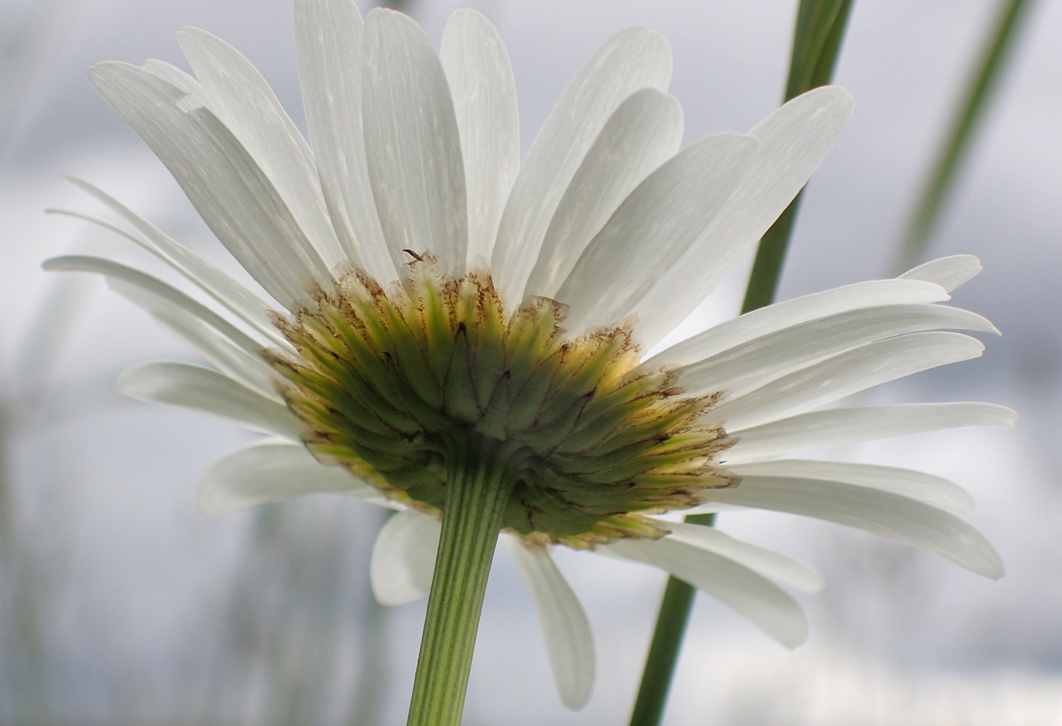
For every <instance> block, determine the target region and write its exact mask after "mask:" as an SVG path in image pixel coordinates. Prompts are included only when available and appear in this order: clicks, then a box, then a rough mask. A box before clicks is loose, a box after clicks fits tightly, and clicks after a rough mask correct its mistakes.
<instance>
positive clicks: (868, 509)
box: [707, 476, 1003, 578]
mask: <svg viewBox="0 0 1062 726" xmlns="http://www.w3.org/2000/svg"><path fill="white" fill-rule="evenodd" d="M707 497H708V498H709V499H711V500H714V501H721V502H726V503H728V504H738V505H740V506H745V507H755V508H757V509H769V510H772V511H777V512H789V513H791V514H800V515H803V516H806V517H814V518H816V519H824V520H826V521H828V522H836V523H837V524H844V525H847V526H850V527H856V528H857V529H862V530H866V531H867V532H872V533H874V534H878V535H881V536H883V537H888V538H889V539H893V540H896V541H897V542H903V543H905V544H910V545H914V546H916V547H921V548H922V549H924V550H928V551H929V552H933V553H936V554H938V555H940V556H941V557H945V558H947V559H949V560H951V561H952V562H955V563H956V564H958V565H960V566H962V567H965V568H966V569H968V570H970V571H972V572H976V573H977V574H979V575H984V576H985V577H991V578H998V577H1002V575H1003V563H1002V562H1001V561H1000V559H999V555H998V554H997V553H996V551H995V550H994V549H993V548H992V545H991V544H989V542H988V540H987V539H985V537H984V535H982V534H981V533H980V532H978V531H977V530H976V529H974V528H973V527H971V526H970V525H969V524H967V523H966V522H964V521H963V520H961V519H959V518H958V517H956V516H955V515H954V514H950V513H948V512H945V511H943V510H941V509H937V508H936V507H931V506H929V505H927V504H924V503H922V502H919V501H915V500H913V499H908V498H907V497H903V496H899V495H897V494H892V493H890V492H884V491H878V490H875V489H870V488H868V487H861V486H852V485H850V484H845V483H843V482H836V481H823V480H814V479H797V478H791V477H770V476H746V477H744V478H742V480H741V483H740V484H738V486H736V487H731V488H729V489H713V490H712V491H710V492H708V493H707Z"/></svg>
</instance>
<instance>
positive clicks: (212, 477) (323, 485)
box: [196, 441, 377, 517]
mask: <svg viewBox="0 0 1062 726" xmlns="http://www.w3.org/2000/svg"><path fill="white" fill-rule="evenodd" d="M326 492H336V493H338V492H342V493H349V494H355V495H358V496H369V497H371V496H373V495H375V494H376V493H377V492H376V490H375V489H374V488H373V487H371V486H369V485H368V484H366V483H364V482H362V481H359V480H358V479H355V478H354V477H353V476H352V475H351V474H350V473H349V472H347V471H346V470H345V469H340V468H339V467H332V466H321V464H320V463H319V462H318V461H317V460H316V459H314V457H313V456H312V455H311V454H310V453H309V452H308V451H306V449H305V448H304V447H303V446H301V445H300V444H292V443H289V442H286V441H284V442H281V441H267V442H263V443H259V444H255V445H253V446H249V447H247V448H245V449H243V450H241V451H238V452H236V453H235V454H231V455H229V456H226V457H225V458H224V459H221V460H219V461H217V462H216V463H215V464H214V465H213V466H211V467H210V469H208V470H207V471H206V473H205V474H203V477H202V479H200V480H199V487H198V489H197V490H196V506H197V507H198V509H199V511H200V513H202V514H204V515H206V516H208V517H217V516H220V515H223V514H229V513H231V512H237V511H239V510H241V509H247V508H249V507H254V506H257V505H259V504H266V503H268V502H277V501H281V500H283V499H289V498H291V497H297V496H303V495H306V494H317V493H326Z"/></svg>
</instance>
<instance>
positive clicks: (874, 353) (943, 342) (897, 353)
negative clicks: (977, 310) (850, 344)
mask: <svg viewBox="0 0 1062 726" xmlns="http://www.w3.org/2000/svg"><path fill="white" fill-rule="evenodd" d="M984 349H985V346H984V344H983V343H982V342H981V341H979V340H977V339H976V338H971V337H970V336H968V335H963V334H962V333H940V332H929V333H912V334H911V335H902V336H900V337H897V338H887V339H885V340H879V341H876V342H874V343H867V344H866V345H861V346H859V347H858V348H853V349H852V350H848V351H845V352H844V353H839V354H837V355H835V356H833V357H831V358H827V359H825V360H822V361H819V362H818V363H813V364H812V365H810V366H807V367H806V368H802V369H800V370H797V371H794V372H793V373H789V374H787V375H784V376H782V377H780V378H778V379H776V380H773V381H771V382H770V383H766V384H764V385H763V386H760V387H759V388H757V389H755V390H754V391H750V392H749V393H746V394H744V395H742V396H737V397H735V398H727V399H724V400H723V401H722V403H720V404H719V405H717V406H715V407H714V408H712V409H711V410H709V411H708V413H707V414H706V420H708V421H713V422H718V423H723V422H725V423H726V425H727V428H728V429H736V430H740V429H744V428H748V427H750V426H756V425H758V424H762V423H766V422H768V421H772V420H776V419H779V418H781V417H783V416H792V415H794V414H798V413H803V412H805V411H810V410H811V409H813V408H816V407H818V406H822V405H825V404H827V403H832V402H834V401H837V400H839V399H841V398H844V397H845V396H850V395H852V394H853V393H858V392H860V391H865V390H867V389H868V388H873V387H874V386H878V385H881V384H883V383H887V382H889V381H894V380H896V379H898V378H903V377H904V376H909V375H913V374H915V373H919V372H921V371H925V370H929V369H930V368H936V367H938V366H943V365H948V364H949V363H957V362H959V361H964V360H969V359H971V358H977V357H979V356H980V355H981V353H982V352H984Z"/></svg>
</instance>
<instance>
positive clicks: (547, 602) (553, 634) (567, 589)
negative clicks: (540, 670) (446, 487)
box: [501, 534, 594, 709]
mask: <svg viewBox="0 0 1062 726" xmlns="http://www.w3.org/2000/svg"><path fill="white" fill-rule="evenodd" d="M501 540H502V543H504V544H505V549H507V550H508V551H509V555H510V556H511V557H512V558H513V562H515V563H516V566H517V568H518V569H519V570H520V574H521V575H523V577H524V582H525V583H527V589H528V590H529V591H530V592H531V599H532V600H534V603H535V610H537V611H538V618H539V620H540V621H541V623H542V631H543V634H544V635H545V637H546V652H547V653H549V662H550V665H551V666H552V667H553V680H554V682H555V683H556V684H557V689H558V690H559V691H560V694H561V700H562V701H564V705H565V706H567V707H568V708H573V709H579V708H582V707H583V706H585V705H586V702H587V701H589V700H590V691H591V690H592V689H593V687H594V637H593V634H592V633H591V632H590V619H589V618H587V617H586V611H585V610H583V606H582V605H581V604H580V603H579V598H577V597H576V596H575V593H574V592H573V591H572V588H571V585H569V584H568V581H567V580H565V579H564V575H562V574H561V571H560V570H559V569H557V565H556V563H554V562H553V558H552V557H550V556H549V552H548V551H546V549H545V548H544V547H526V546H524V544H523V543H521V542H520V540H519V539H518V538H517V537H514V536H512V535H508V534H502V536H501Z"/></svg>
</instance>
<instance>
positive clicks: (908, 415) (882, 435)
mask: <svg viewBox="0 0 1062 726" xmlns="http://www.w3.org/2000/svg"><path fill="white" fill-rule="evenodd" d="M1017 419H1018V416H1017V414H1016V413H1014V411H1012V410H1011V409H1009V408H1007V407H1006V406H997V405H995V404H991V403H905V404H896V405H891V406H858V407H851V408H837V409H830V410H827V411H812V412H810V413H802V414H800V415H798V416H790V417H789V418H785V419H782V420H781V421H772V422H771V423H769V424H764V425H762V426H754V427H753V428H749V429H742V430H738V431H728V433H729V434H730V435H731V436H733V437H735V438H736V439H737V443H736V444H734V445H733V446H732V447H730V448H729V449H727V450H726V452H724V454H723V459H724V461H725V462H728V463H735V464H745V463H749V462H753V461H758V460H760V459H770V458H774V457H777V456H782V455H784V454H792V453H794V452H797V451H807V450H810V449H823V448H828V447H830V446H839V445H841V444H853V443H856V442H859V441H874V440H877V439H888V438H892V437H894V436H906V435H907V434H918V433H923V432H926V431H939V430H942V429H952V428H960V427H963V426H1013V425H1014V422H1015V421H1017Z"/></svg>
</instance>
